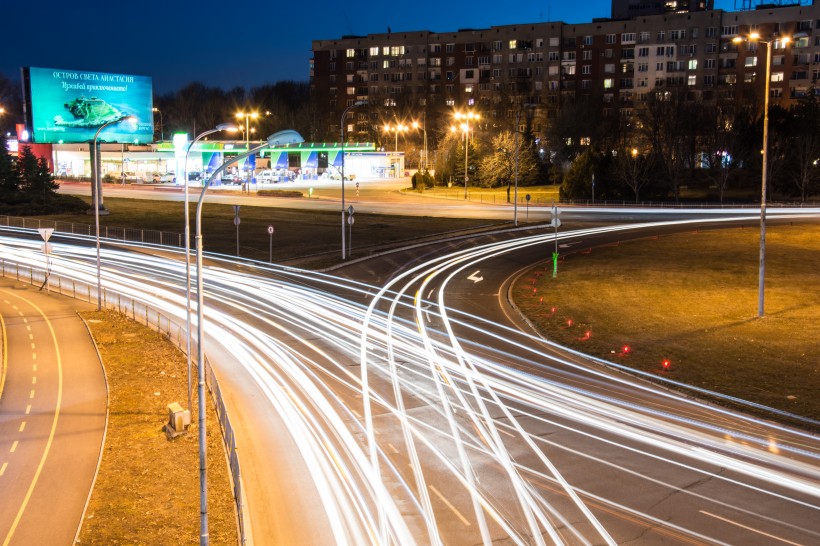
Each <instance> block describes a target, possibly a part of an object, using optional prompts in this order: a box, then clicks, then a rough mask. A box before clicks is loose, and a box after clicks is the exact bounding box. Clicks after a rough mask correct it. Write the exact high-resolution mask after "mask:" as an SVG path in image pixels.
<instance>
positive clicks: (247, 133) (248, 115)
mask: <svg viewBox="0 0 820 546" xmlns="http://www.w3.org/2000/svg"><path fill="white" fill-rule="evenodd" d="M258 117H259V113H258V112H247V113H246V112H237V113H236V118H237V119H243V118H244V119H245V150H246V151H247V150H249V149H250V147H251V144H250V138H251V132H250V122H251V118H253V119H256V118H258ZM247 167H248V169H247V170H248V176H247V180H248V182H247V185H246V187H247V189H248V193H250V191H251V168H250V165H248V166H247Z"/></svg>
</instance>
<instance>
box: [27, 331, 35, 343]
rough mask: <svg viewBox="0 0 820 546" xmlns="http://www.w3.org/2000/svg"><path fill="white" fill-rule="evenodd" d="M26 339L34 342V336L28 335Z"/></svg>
mask: <svg viewBox="0 0 820 546" xmlns="http://www.w3.org/2000/svg"><path fill="white" fill-rule="evenodd" d="M28 338H29V340H30V341H34V334H32V333H29V335H28Z"/></svg>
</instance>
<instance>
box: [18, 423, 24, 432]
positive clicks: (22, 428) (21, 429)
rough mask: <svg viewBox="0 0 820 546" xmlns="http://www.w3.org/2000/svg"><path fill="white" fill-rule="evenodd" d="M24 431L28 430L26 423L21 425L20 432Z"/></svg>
mask: <svg viewBox="0 0 820 546" xmlns="http://www.w3.org/2000/svg"><path fill="white" fill-rule="evenodd" d="M24 430H26V422H25V421H23V422H22V423H20V430H19V431H18V432H23V431H24Z"/></svg>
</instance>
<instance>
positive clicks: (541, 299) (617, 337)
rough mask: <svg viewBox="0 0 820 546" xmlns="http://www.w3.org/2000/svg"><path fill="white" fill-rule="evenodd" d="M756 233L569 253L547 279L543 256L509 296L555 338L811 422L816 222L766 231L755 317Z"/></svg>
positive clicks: (818, 245)
mask: <svg viewBox="0 0 820 546" xmlns="http://www.w3.org/2000/svg"><path fill="white" fill-rule="evenodd" d="M758 236H759V232H758V230H756V229H750V228H745V229H741V228H735V229H724V230H719V231H696V232H687V233H680V234H675V235H669V236H662V237H658V238H652V239H642V240H638V241H631V242H623V243H620V244H618V245H617V246H608V247H600V248H593V249H583V250H581V251H575V252H574V253H572V254H568V255H567V256H566V257H565V259H564V260H563V261H560V262H559V266H558V276H557V277H556V278H553V277H552V267H551V264H550V265H549V266H546V265H541V266H540V267H538V268H535V269H533V270H532V271H531V272H530V273H529V274H527V275H524V276H523V277H521V278H520V279H519V281H518V283H517V284H516V286H515V288H514V299H515V302H516V304H517V305H518V306H519V308H520V309H521V310H522V312H523V313H525V314H526V315H527V316H528V317H530V319H531V320H532V322H533V323H534V324H535V325H536V327H537V328H538V329H539V330H540V331H541V332H542V333H543V335H544V336H545V337H547V338H548V339H551V340H554V341H556V342H558V343H561V344H563V345H567V346H570V347H573V348H576V349H578V350H581V351H583V352H585V353H587V354H590V355H594V356H597V357H601V358H604V359H607V360H611V361H614V362H617V363H619V364H624V365H626V366H629V367H632V368H635V369H639V370H643V371H646V372H649V373H652V374H655V375H657V376H659V377H660V376H664V377H668V378H670V379H674V380H676V381H680V382H683V383H686V384H690V385H695V386H697V387H701V388H705V389H709V390H713V391H717V392H720V393H724V394H728V395H731V396H735V397H738V398H741V399H745V400H749V401H752V402H756V403H759V404H764V405H766V406H770V407H773V408H777V409H780V410H785V411H788V412H791V413H795V414H798V415H802V416H804V417H809V418H811V419H815V420H820V398H818V396H817V393H818V392H820V351H818V349H819V348H820V342H818V340H819V339H820V321H818V317H820V275H818V274H817V272H818V271H820V226H817V225H775V226H771V225H770V226H769V227H768V230H767V247H766V277H765V278H766V289H765V316H764V317H763V318H758V317H757V303H758V289H757V288H758V270H759V269H758V265H759V262H758V258H759V254H758V252H759V239H758ZM533 288H535V291H533ZM587 333H588V334H587ZM624 347H629V350H627V351H625V350H624ZM664 361H668V368H667V367H665V366H664V364H663V363H664Z"/></svg>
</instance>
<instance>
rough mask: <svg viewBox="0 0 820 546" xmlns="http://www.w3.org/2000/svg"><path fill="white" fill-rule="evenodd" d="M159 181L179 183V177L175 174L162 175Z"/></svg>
mask: <svg viewBox="0 0 820 546" xmlns="http://www.w3.org/2000/svg"><path fill="white" fill-rule="evenodd" d="M159 181H160V182H176V181H177V176H176V175H175V174H174V173H173V172H170V173H165V174H163V175H160V177H159Z"/></svg>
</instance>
